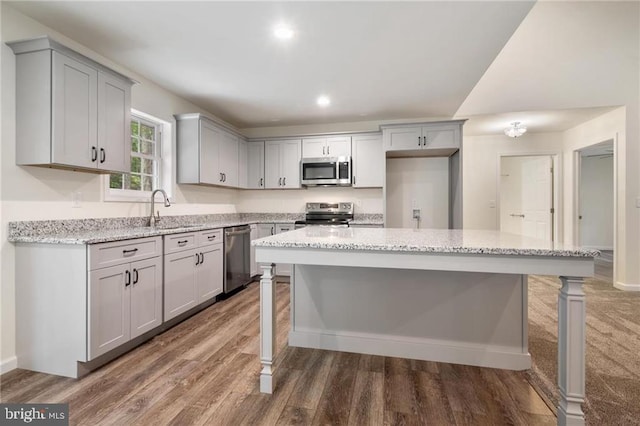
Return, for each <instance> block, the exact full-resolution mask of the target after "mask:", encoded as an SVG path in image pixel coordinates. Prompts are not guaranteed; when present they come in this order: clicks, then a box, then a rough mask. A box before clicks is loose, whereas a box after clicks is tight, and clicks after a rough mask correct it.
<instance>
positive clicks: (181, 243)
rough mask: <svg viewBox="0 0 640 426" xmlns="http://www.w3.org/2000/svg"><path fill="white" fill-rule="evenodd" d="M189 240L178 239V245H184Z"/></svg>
mask: <svg viewBox="0 0 640 426" xmlns="http://www.w3.org/2000/svg"><path fill="white" fill-rule="evenodd" d="M188 242H189V240H182V241H178V245H179V246H180V247H183V246H184V245H185V244H187V243H188Z"/></svg>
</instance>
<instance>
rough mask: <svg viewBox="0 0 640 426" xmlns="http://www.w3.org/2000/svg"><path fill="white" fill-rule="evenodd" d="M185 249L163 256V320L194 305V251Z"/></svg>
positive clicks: (195, 287) (196, 296)
mask: <svg viewBox="0 0 640 426" xmlns="http://www.w3.org/2000/svg"><path fill="white" fill-rule="evenodd" d="M199 252H200V251H199V250H198V249H193V250H187V251H183V252H180V253H173V254H168V255H165V256H164V320H165V321H168V320H170V319H171V318H174V317H176V316H178V315H180V314H181V313H183V312H186V311H188V310H189V309H191V308H193V307H194V306H196V305H197V304H198V303H197V302H198V293H197V282H196V271H195V268H196V262H197V261H198V259H197V256H196V253H199Z"/></svg>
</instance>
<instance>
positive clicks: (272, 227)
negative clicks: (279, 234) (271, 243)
mask: <svg viewBox="0 0 640 426" xmlns="http://www.w3.org/2000/svg"><path fill="white" fill-rule="evenodd" d="M271 235H273V226H272V227H271Z"/></svg>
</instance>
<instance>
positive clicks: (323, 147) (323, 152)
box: [322, 146, 325, 155]
mask: <svg viewBox="0 0 640 426" xmlns="http://www.w3.org/2000/svg"><path fill="white" fill-rule="evenodd" d="M322 155H325V154H324V146H323V147H322Z"/></svg>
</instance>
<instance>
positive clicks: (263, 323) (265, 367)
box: [260, 263, 276, 393]
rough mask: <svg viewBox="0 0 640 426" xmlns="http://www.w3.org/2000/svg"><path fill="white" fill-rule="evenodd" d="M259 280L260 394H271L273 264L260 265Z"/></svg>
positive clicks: (274, 319)
mask: <svg viewBox="0 0 640 426" xmlns="http://www.w3.org/2000/svg"><path fill="white" fill-rule="evenodd" d="M260 267H261V268H262V271H263V273H262V277H261V278H260V363H261V364H262V370H261V371H260V392H262V393H273V389H274V386H275V382H274V380H273V358H274V356H275V350H276V344H275V343H276V337H275V336H276V286H275V277H274V274H273V273H274V268H275V264H273V263H271V264H261V265H260Z"/></svg>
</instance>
